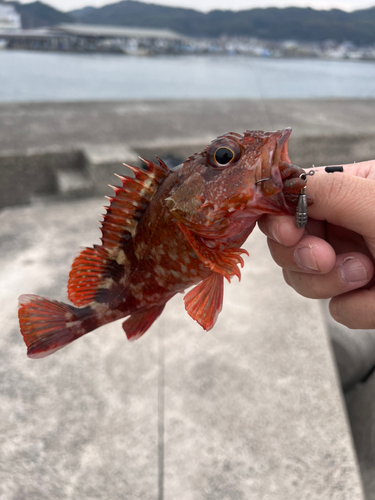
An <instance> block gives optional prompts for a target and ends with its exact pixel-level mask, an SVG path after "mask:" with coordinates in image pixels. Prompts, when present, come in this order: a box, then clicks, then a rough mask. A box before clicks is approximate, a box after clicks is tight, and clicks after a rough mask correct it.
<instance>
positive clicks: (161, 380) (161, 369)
mask: <svg viewBox="0 0 375 500" xmlns="http://www.w3.org/2000/svg"><path fill="white" fill-rule="evenodd" d="M157 338H158V341H157V350H158V354H157V357H158V391H157V392H158V500H164V450H165V448H164V429H165V349H164V335H163V334H162V332H161V328H160V325H159V328H158V334H157Z"/></svg>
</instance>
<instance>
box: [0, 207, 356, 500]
mask: <svg viewBox="0 0 375 500" xmlns="http://www.w3.org/2000/svg"><path fill="white" fill-rule="evenodd" d="M101 205H102V199H101V198H99V199H97V198H94V199H91V200H79V201H74V202H71V203H65V202H45V203H39V204H36V205H34V206H29V207H14V208H9V209H4V210H3V211H2V212H1V213H0V224H1V228H2V235H1V243H2V251H1V268H0V269H1V283H2V284H3V287H2V290H1V295H2V297H1V303H2V310H1V324H2V325H3V335H2V336H1V340H0V342H1V348H0V353H1V356H2V363H1V368H0V369H1V372H2V374H1V380H2V388H1V393H0V398H1V404H0V422H1V430H0V432H1V434H0V439H1V447H0V498H1V499H7V500H8V499H12V500H13V499H14V500H15V499H17V500H19V499H27V500H29V499H38V500H44V499H46V500H50V499H77V498H79V499H93V498H102V499H107V498H108V499H117V498H118V499H120V498H121V499H123V498H127V499H131V500H132V499H142V500H143V499H156V498H165V499H176V498H179V499H182V500H185V499H186V500H190V499H194V500H199V499H224V498H228V499H229V498H231V499H263V498H270V499H298V500H300V499H305V498H306V499H307V498H308V499H321V498H327V499H328V498H330V499H340V500H341V499H348V500H349V499H350V500H356V499H362V498H363V496H362V490H361V485H360V480H359V475H358V470H357V465H356V458H355V453H354V450H353V447H352V442H351V438H350V433H349V430H348V423H347V419H346V415H345V410H344V407H343V405H342V396H341V393H340V388H339V384H338V381H337V375H336V372H335V368H334V364H333V362H332V358H331V352H330V348H329V343H328V340H327V337H326V331H325V327H324V321H323V318H322V314H321V311H320V308H319V304H318V303H317V302H314V301H309V300H306V299H303V298H301V297H299V296H297V294H295V293H294V292H293V291H292V290H291V289H289V288H288V287H287V286H286V285H285V284H284V282H283V280H282V277H281V273H280V271H279V270H278V269H277V268H276V266H275V264H274V263H273V262H272V261H271V258H270V257H269V255H268V252H267V250H266V242H265V238H264V236H263V235H262V234H261V233H259V232H257V231H256V232H255V233H254V234H253V235H251V237H250V238H249V240H248V242H247V244H246V247H247V249H248V251H249V253H250V258H247V259H246V265H245V267H244V269H243V277H242V281H241V283H238V282H235V281H234V282H233V283H232V284H230V285H229V284H228V285H226V286H225V300H224V308H223V311H222V313H221V315H220V317H219V320H218V322H217V325H216V326H215V328H214V329H213V330H212V331H211V332H209V333H207V332H204V331H203V330H202V329H201V328H200V327H199V326H198V325H197V324H196V323H194V322H193V320H192V319H191V318H190V317H189V316H188V315H187V314H186V312H185V311H184V308H183V301H182V296H179V297H175V298H174V299H173V300H172V301H171V302H170V303H169V304H168V306H167V308H166V311H165V312H164V313H163V315H162V317H161V318H160V319H159V320H158V322H157V323H156V324H155V325H154V326H153V327H152V328H151V330H150V331H149V332H148V333H147V334H146V335H145V336H144V337H143V338H142V339H140V340H139V341H137V342H135V343H128V342H127V340H126V338H125V335H124V333H123V330H122V328H121V322H117V323H114V324H111V325H108V326H106V327H103V328H101V329H100V330H98V331H96V332H93V333H91V334H89V335H87V336H85V337H84V338H82V339H79V340H78V341H76V342H75V343H73V344H72V345H70V346H68V347H66V348H64V349H63V350H62V351H59V352H58V353H56V354H54V355H53V356H51V357H49V358H45V359H42V360H29V359H28V358H27V357H26V349H25V346H24V345H23V341H22V339H21V335H20V333H19V331H18V325H17V317H16V301H17V296H18V295H19V294H21V293H25V292H26V293H37V294H42V295H45V296H48V297H50V298H55V299H58V300H66V282H67V276H68V272H69V267H70V264H71V262H72V260H73V258H74V256H75V254H76V251H77V249H78V247H79V246H82V245H90V244H93V243H96V242H98V237H99V234H100V233H99V231H98V228H97V226H98V224H97V223H96V220H97V213H100V211H101V209H100V207H101ZM162 370H164V381H163V377H162V375H163V371H162ZM163 399H164V405H163V407H162V408H161V407H160V406H159V408H158V404H159V405H160V404H162V402H163ZM163 414H164V418H163ZM158 419H159V424H161V423H163V425H164V435H163V433H162V431H163V429H162V428H159V430H158ZM161 419H162V420H161ZM158 444H159V446H158ZM163 455H164V463H163ZM158 477H159V481H158ZM161 477H162V478H163V480H164V495H163V496H161V495H160V484H161V483H160V478H161ZM158 484H159V487H158Z"/></svg>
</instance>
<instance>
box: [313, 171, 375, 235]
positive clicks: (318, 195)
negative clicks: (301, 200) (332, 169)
mask: <svg viewBox="0 0 375 500" xmlns="http://www.w3.org/2000/svg"><path fill="white" fill-rule="evenodd" d="M373 171H375V167H374V168H373V169H370V170H369V172H368V173H369V175H368V176H367V177H359V176H357V175H356V173H355V172H357V173H358V166H356V165H350V166H348V167H346V168H345V169H344V173H334V174H327V173H325V172H324V171H322V170H321V169H317V170H316V173H315V175H313V176H312V177H309V179H308V182H307V193H308V194H309V196H311V197H312V198H313V200H314V204H313V205H312V206H311V207H310V208H309V216H310V217H312V218H314V219H317V220H326V221H328V222H330V223H332V224H335V225H337V226H341V227H344V228H346V229H350V230H352V231H354V232H356V233H359V234H361V235H362V236H364V237H365V238H370V239H371V238H373V239H375V178H372V175H375V172H373Z"/></svg>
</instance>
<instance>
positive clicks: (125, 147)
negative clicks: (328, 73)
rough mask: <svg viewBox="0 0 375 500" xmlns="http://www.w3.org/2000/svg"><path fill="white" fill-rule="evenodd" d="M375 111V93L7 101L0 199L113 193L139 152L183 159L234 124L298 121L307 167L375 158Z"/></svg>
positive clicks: (239, 127) (1, 117) (1, 120)
mask: <svg viewBox="0 0 375 500" xmlns="http://www.w3.org/2000/svg"><path fill="white" fill-rule="evenodd" d="M374 116H375V100H361V101H355V100H335V101H332V100H331V101H329V100H267V101H258V100H234V99H233V100H230V99H226V100H212V101H210V100H189V101H170V100H169V101H128V102H99V103H88V102H85V103H42V104H35V103H34V104H0V137H1V141H0V145H1V148H0V175H1V179H2V182H1V183H0V207H1V206H7V205H8V206H9V205H12V204H16V205H17V204H21V203H28V202H29V201H30V200H31V199H32V198H33V197H34V196H35V195H39V194H40V193H46V192H47V193H55V194H56V193H57V192H62V193H63V194H64V195H66V196H72V195H73V196H74V195H77V194H84V192H85V191H86V194H89V193H91V194H92V193H93V192H96V193H98V194H99V193H103V190H106V189H107V188H106V185H107V184H108V183H109V182H113V180H112V172H113V170H114V169H115V168H116V169H117V170H118V166H117V165H119V166H120V168H123V167H121V165H122V163H123V162H133V163H134V162H136V161H137V155H138V154H140V155H141V156H144V157H148V158H154V155H155V154H156V155H158V156H160V157H170V156H174V157H176V158H177V159H180V160H183V159H185V158H186V157H187V156H189V155H191V154H192V153H194V152H196V151H200V150H202V148H204V147H205V146H206V145H207V144H208V143H209V142H210V141H211V140H212V139H213V138H215V137H216V136H218V135H220V134H222V133H224V132H227V131H230V130H233V131H240V132H242V131H244V130H246V129H266V130H274V129H277V128H285V127H287V126H291V127H292V128H293V129H294V130H293V135H292V137H291V140H290V153H291V157H292V158H293V162H294V163H295V164H297V165H300V166H302V167H310V166H311V165H312V164H315V165H319V164H335V163H336V164H337V163H341V162H352V161H361V160H366V159H368V158H373V157H375V141H374V139H373V138H374V133H375V124H374V120H373V117H374ZM67 172H68V173H67ZM69 172H70V175H69ZM67 176H68V177H67ZM67 186H68V187H69V188H70V191H69V192H68V190H67V189H66V187H67ZM108 193H109V191H107V190H106V192H105V194H108Z"/></svg>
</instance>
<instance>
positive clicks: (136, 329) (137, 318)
mask: <svg viewBox="0 0 375 500" xmlns="http://www.w3.org/2000/svg"><path fill="white" fill-rule="evenodd" d="M164 307H165V304H162V305H161V306H153V307H150V308H149V309H146V310H144V311H141V312H136V313H134V314H132V315H131V316H129V318H128V319H127V320H126V321H124V322H123V324H122V327H123V329H124V330H125V333H126V336H127V337H128V340H131V341H133V340H137V339H139V338H140V337H142V335H143V334H144V333H146V331H147V330H148V329H149V328H150V326H151V325H152V324H153V322H154V321H155V320H156V319H157V318H158V317H159V316H160V314H161V313H162V312H163V309H164Z"/></svg>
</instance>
